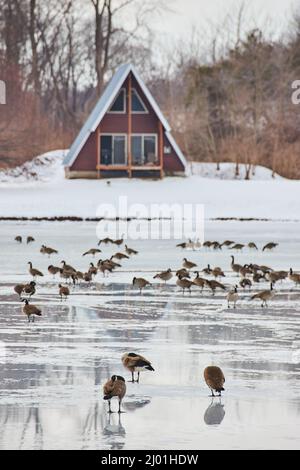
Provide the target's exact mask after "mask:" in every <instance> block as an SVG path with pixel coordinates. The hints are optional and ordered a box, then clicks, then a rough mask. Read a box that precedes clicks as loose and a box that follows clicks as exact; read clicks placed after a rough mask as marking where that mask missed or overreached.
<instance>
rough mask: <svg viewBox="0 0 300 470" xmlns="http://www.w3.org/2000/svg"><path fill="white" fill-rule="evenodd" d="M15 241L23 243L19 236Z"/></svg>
mask: <svg viewBox="0 0 300 470" xmlns="http://www.w3.org/2000/svg"><path fill="white" fill-rule="evenodd" d="M15 241H16V242H18V243H22V237H21V236H20V235H18V236H17V237H15Z"/></svg>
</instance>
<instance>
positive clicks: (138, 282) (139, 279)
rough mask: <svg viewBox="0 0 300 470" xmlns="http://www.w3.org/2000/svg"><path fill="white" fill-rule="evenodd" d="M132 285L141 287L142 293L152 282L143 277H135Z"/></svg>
mask: <svg viewBox="0 0 300 470" xmlns="http://www.w3.org/2000/svg"><path fill="white" fill-rule="evenodd" d="M132 285H133V286H134V287H137V288H138V289H140V293H142V289H144V287H146V286H148V285H149V286H151V283H150V282H149V281H147V280H146V279H143V278H142V277H134V278H133V279H132Z"/></svg>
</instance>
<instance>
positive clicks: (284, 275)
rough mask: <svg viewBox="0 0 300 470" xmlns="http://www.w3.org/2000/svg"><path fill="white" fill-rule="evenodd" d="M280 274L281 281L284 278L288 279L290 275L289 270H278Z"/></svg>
mask: <svg viewBox="0 0 300 470" xmlns="http://www.w3.org/2000/svg"><path fill="white" fill-rule="evenodd" d="M276 272H277V274H278V276H279V280H280V281H283V280H284V279H286V278H287V277H288V275H289V272H288V271H276Z"/></svg>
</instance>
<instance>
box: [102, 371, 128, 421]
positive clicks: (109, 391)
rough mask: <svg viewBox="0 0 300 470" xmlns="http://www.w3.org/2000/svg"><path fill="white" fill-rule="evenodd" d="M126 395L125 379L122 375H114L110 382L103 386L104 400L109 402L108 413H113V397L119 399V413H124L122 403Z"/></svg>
mask: <svg viewBox="0 0 300 470" xmlns="http://www.w3.org/2000/svg"><path fill="white" fill-rule="evenodd" d="M125 393H126V384H125V379H124V377H121V376H120V375H112V376H111V378H110V380H108V381H107V382H106V383H105V384H104V386H103V395H104V396H103V400H108V412H109V413H113V411H111V406H110V401H111V399H112V398H113V397H117V398H118V400H119V410H118V413H122V411H121V403H122V400H123V398H124V396H125Z"/></svg>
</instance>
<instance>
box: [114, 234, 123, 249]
mask: <svg viewBox="0 0 300 470" xmlns="http://www.w3.org/2000/svg"><path fill="white" fill-rule="evenodd" d="M123 242H124V233H122V235H121V238H119V239H118V240H114V241H113V243H114V244H115V245H117V246H121V245H122V243H123Z"/></svg>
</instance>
